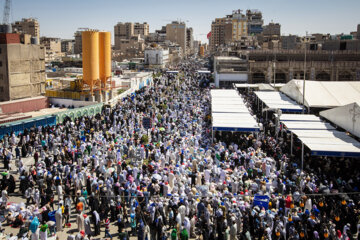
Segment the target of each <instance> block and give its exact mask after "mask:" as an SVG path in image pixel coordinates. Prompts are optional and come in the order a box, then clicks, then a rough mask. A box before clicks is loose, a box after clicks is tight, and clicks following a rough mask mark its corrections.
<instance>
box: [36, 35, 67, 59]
mask: <svg viewBox="0 0 360 240" xmlns="http://www.w3.org/2000/svg"><path fill="white" fill-rule="evenodd" d="M40 44H41V45H43V46H44V47H45V54H46V55H45V56H46V58H47V60H53V58H56V57H58V56H60V55H61V52H62V51H61V39H60V38H50V37H41V38H40Z"/></svg>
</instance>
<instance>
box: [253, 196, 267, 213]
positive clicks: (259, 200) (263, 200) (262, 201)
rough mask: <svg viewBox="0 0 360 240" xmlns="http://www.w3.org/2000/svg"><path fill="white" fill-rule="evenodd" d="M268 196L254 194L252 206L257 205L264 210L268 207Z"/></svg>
mask: <svg viewBox="0 0 360 240" xmlns="http://www.w3.org/2000/svg"><path fill="white" fill-rule="evenodd" d="M269 201H270V198H269V196H264V195H255V196H254V206H259V207H260V208H262V207H264V208H265V210H267V209H268V208H269Z"/></svg>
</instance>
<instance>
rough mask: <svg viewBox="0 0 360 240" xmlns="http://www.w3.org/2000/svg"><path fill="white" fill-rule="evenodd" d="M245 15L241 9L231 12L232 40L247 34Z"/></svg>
mask: <svg viewBox="0 0 360 240" xmlns="http://www.w3.org/2000/svg"><path fill="white" fill-rule="evenodd" d="M247 27H248V26H247V17H246V16H245V15H244V14H243V13H242V11H241V10H240V9H239V10H236V11H233V14H232V42H235V41H239V40H241V38H242V37H246V36H247V35H248V29H247Z"/></svg>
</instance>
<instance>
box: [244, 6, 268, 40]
mask: <svg viewBox="0 0 360 240" xmlns="http://www.w3.org/2000/svg"><path fill="white" fill-rule="evenodd" d="M246 17H247V25H248V34H249V35H258V34H261V33H262V31H263V25H264V20H263V18H262V13H261V12H260V11H259V10H247V11H246Z"/></svg>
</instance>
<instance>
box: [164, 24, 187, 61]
mask: <svg viewBox="0 0 360 240" xmlns="http://www.w3.org/2000/svg"><path fill="white" fill-rule="evenodd" d="M166 40H169V41H171V42H173V43H177V44H179V45H180V47H181V48H182V52H183V54H185V53H186V24H185V23H184V22H178V21H173V22H172V23H169V24H167V25H166Z"/></svg>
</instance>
